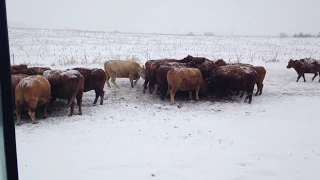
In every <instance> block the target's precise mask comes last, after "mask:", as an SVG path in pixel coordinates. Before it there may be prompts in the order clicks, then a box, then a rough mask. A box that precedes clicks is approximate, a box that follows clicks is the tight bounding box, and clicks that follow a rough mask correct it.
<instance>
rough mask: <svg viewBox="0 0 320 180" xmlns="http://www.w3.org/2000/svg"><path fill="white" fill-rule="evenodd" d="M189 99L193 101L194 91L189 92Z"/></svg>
mask: <svg viewBox="0 0 320 180" xmlns="http://www.w3.org/2000/svg"><path fill="white" fill-rule="evenodd" d="M189 99H190V100H192V91H189Z"/></svg>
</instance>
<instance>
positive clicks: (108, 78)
mask: <svg viewBox="0 0 320 180" xmlns="http://www.w3.org/2000/svg"><path fill="white" fill-rule="evenodd" d="M106 75H107V79H106V83H107V85H108V87H109V88H111V86H110V83H109V80H110V76H109V74H107V73H106Z"/></svg>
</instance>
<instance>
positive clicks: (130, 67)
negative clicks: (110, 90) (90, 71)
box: [104, 60, 145, 88]
mask: <svg viewBox="0 0 320 180" xmlns="http://www.w3.org/2000/svg"><path fill="white" fill-rule="evenodd" d="M104 70H105V72H106V76H107V84H108V87H111V86H110V84H109V79H110V77H111V82H112V83H113V84H114V85H115V86H116V87H117V88H119V86H118V85H117V84H116V78H129V80H130V83H131V87H132V88H133V80H135V82H134V83H137V81H138V80H139V79H140V77H141V78H142V79H144V78H145V74H144V73H143V72H144V67H143V66H142V67H141V66H140V65H139V64H138V63H137V62H134V61H126V60H109V61H106V62H105V63H104Z"/></svg>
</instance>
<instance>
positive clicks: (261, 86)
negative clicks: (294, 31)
mask: <svg viewBox="0 0 320 180" xmlns="http://www.w3.org/2000/svg"><path fill="white" fill-rule="evenodd" d="M262 89H263V84H260V93H259V95H261V94H262Z"/></svg>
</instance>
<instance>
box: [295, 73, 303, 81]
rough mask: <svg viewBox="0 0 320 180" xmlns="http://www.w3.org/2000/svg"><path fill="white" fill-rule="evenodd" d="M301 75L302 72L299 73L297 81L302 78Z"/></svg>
mask: <svg viewBox="0 0 320 180" xmlns="http://www.w3.org/2000/svg"><path fill="white" fill-rule="evenodd" d="M301 76H302V75H301V74H299V75H298V77H297V81H296V82H298V81H299V79H300V78H301Z"/></svg>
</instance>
